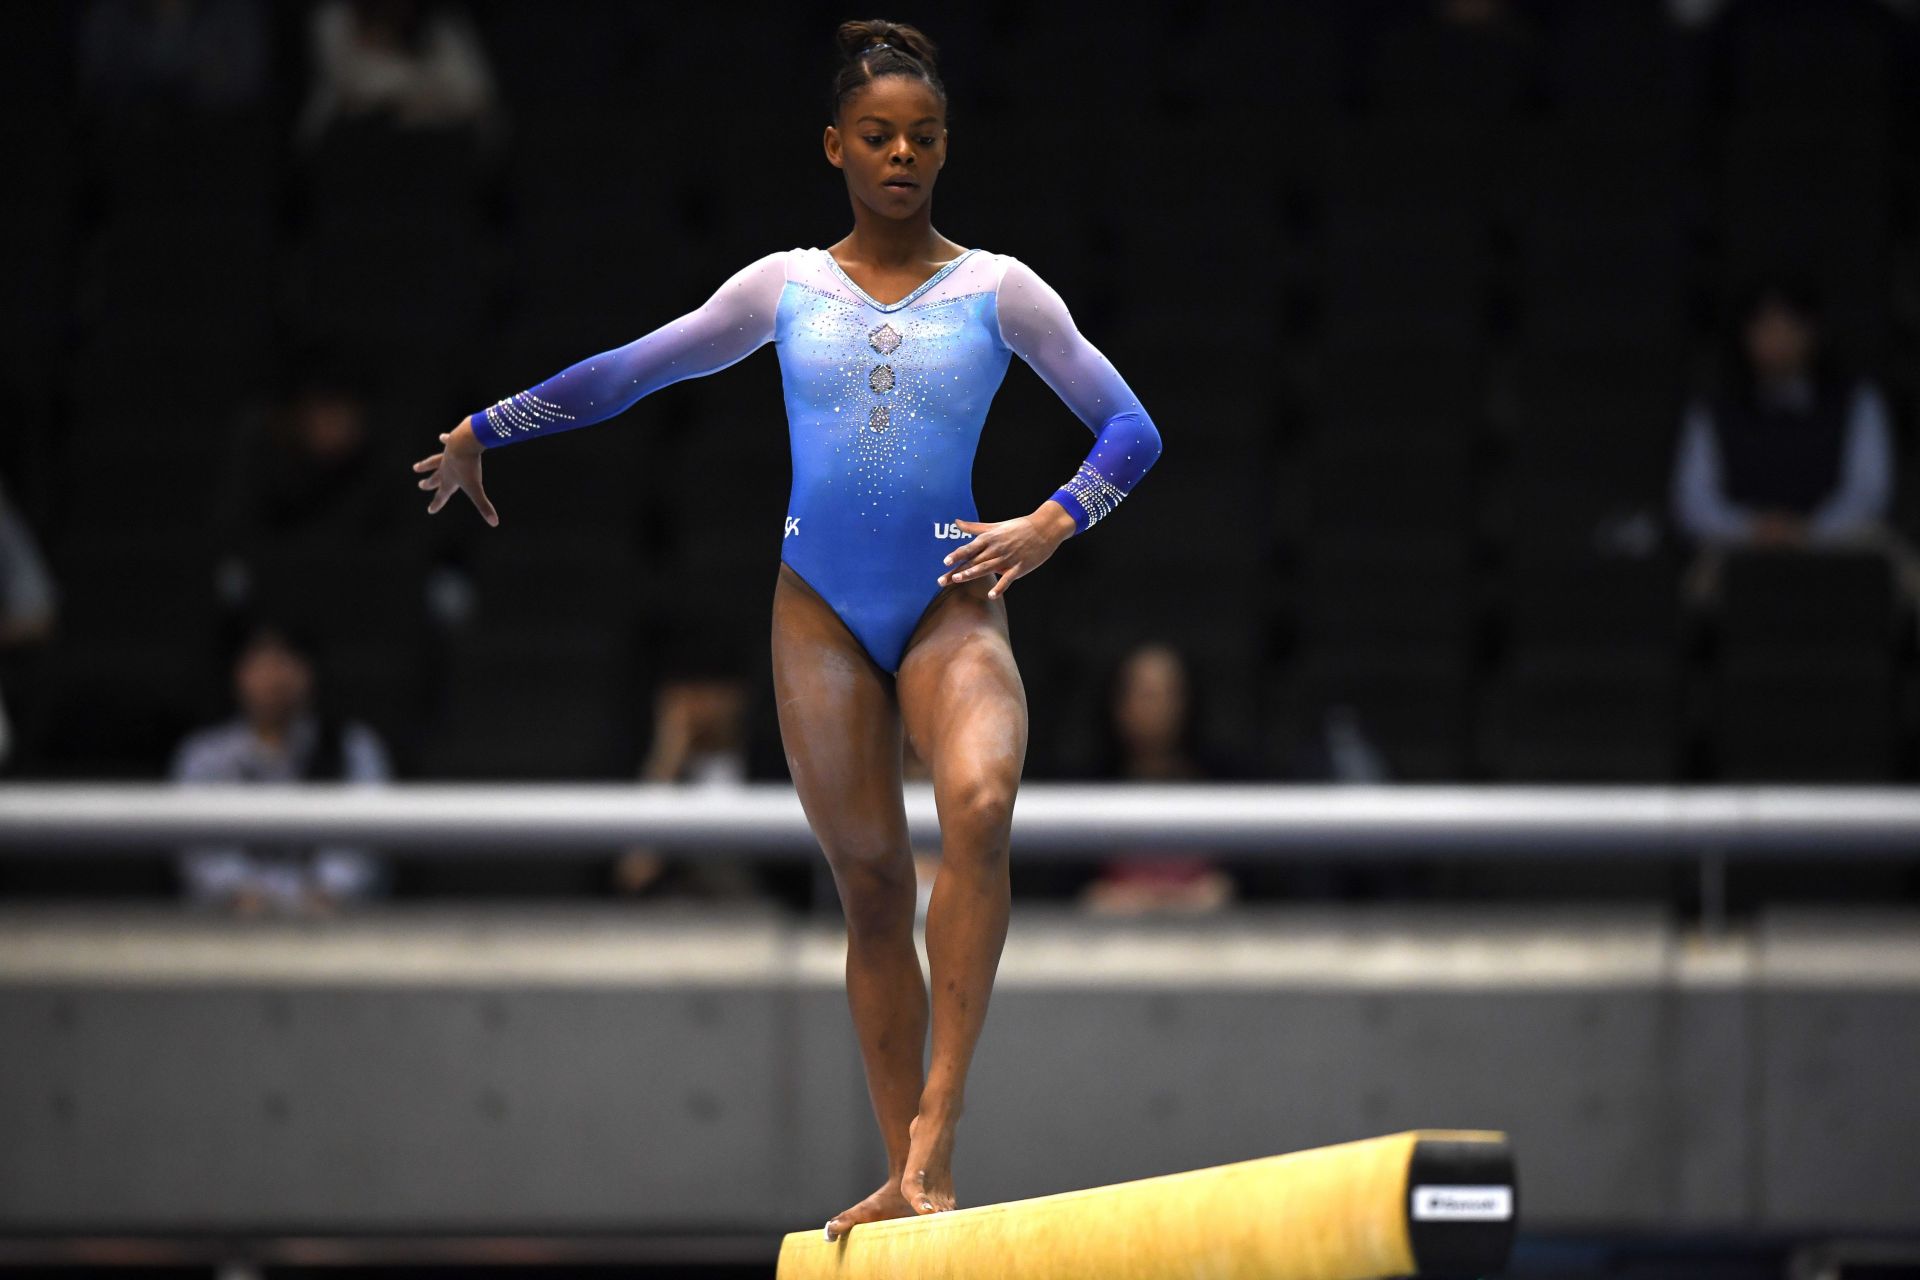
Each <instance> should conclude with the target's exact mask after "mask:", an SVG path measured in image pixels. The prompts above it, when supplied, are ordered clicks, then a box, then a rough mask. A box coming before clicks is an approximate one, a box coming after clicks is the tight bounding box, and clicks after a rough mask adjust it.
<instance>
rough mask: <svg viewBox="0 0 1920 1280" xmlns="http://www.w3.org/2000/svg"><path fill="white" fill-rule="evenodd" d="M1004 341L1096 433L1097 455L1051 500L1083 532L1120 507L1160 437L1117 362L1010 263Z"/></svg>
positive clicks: (1002, 302)
mask: <svg viewBox="0 0 1920 1280" xmlns="http://www.w3.org/2000/svg"><path fill="white" fill-rule="evenodd" d="M995 306H996V310H997V311H998V314H999V323H1000V339H1001V341H1002V342H1004V343H1006V345H1007V347H1008V348H1009V349H1011V350H1012V351H1013V353H1014V354H1015V355H1017V356H1019V357H1020V358H1021V359H1022V360H1025V361H1026V362H1027V364H1028V365H1030V366H1031V367H1032V368H1033V371H1034V372H1035V373H1037V374H1039V375H1040V379H1041V381H1043V382H1045V383H1046V384H1047V385H1048V386H1049V387H1051V388H1053V391H1054V394H1055V395H1057V396H1059V397H1060V399H1061V400H1062V401H1064V402H1065V403H1066V405H1067V407H1068V408H1069V409H1071V410H1073V412H1074V414H1075V415H1076V416H1077V417H1078V418H1079V419H1080V421H1082V422H1084V423H1085V424H1086V425H1087V428H1088V430H1090V431H1092V432H1093V434H1094V441H1093V449H1092V451H1091V452H1089V453H1088V454H1087V457H1086V460H1085V461H1084V462H1082V463H1081V464H1080V466H1079V468H1078V469H1077V470H1076V471H1075V472H1074V474H1073V477H1072V478H1071V479H1069V480H1068V481H1067V482H1066V483H1065V484H1064V485H1062V486H1060V488H1059V489H1057V490H1055V491H1054V493H1053V500H1054V501H1055V502H1058V503H1059V504H1060V505H1061V507H1063V508H1064V509H1065V510H1066V512H1067V514H1068V515H1070V516H1072V517H1073V523H1074V526H1075V532H1076V533H1085V532H1086V531H1087V530H1088V529H1089V528H1091V527H1092V526H1093V524H1094V523H1095V522H1096V521H1098V520H1099V519H1100V518H1101V517H1103V516H1105V515H1107V514H1109V513H1110V512H1112V511H1113V509H1114V508H1115V507H1116V506H1118V505H1120V500H1121V499H1122V498H1124V497H1126V496H1127V495H1128V494H1129V493H1131V492H1132V491H1133V487H1134V485H1136V484H1138V483H1139V481H1140V477H1141V476H1144V475H1145V474H1146V473H1147V469H1148V468H1149V467H1151V466H1152V465H1153V464H1154V462H1155V460H1156V459H1158V458H1159V457H1160V432H1159V429H1158V428H1157V427H1155V426H1154V424H1153V419H1152V418H1150V417H1148V416H1147V411H1146V409H1144V408H1143V407H1142V406H1141V404H1140V398H1139V397H1138V396H1136V395H1134V394H1133V390H1132V388H1130V387H1128V386H1127V383H1126V380H1125V379H1124V378H1122V377H1121V376H1120V372H1119V370H1117V369H1115V368H1114V367H1113V362H1112V361H1110V360H1108V359H1107V357H1106V356H1105V355H1103V354H1102V353H1101V351H1100V349H1099V348H1098V347H1096V346H1094V345H1093V344H1092V343H1091V342H1089V341H1087V339H1086V337H1085V335H1083V334H1082V333H1081V332H1080V330H1079V328H1078V326H1076V325H1075V324H1074V322H1073V316H1072V315H1071V314H1070V313H1069V312H1068V311H1067V304H1066V303H1065V302H1064V301H1062V300H1061V298H1060V295H1059V294H1058V293H1056V292H1055V291H1054V289H1053V288H1052V286H1050V285H1049V284H1047V282H1046V281H1044V280H1042V279H1041V278H1040V277H1039V276H1038V275H1036V274H1035V273H1034V271H1033V269H1032V268H1031V267H1029V266H1027V264H1026V263H1024V262H1021V261H1020V260H1019V259H1018V258H1010V259H1009V261H1008V265H1007V268H1006V270H1005V271H1004V272H1002V274H1001V277H1000V282H999V285H998V292H997V294H996V296H995Z"/></svg>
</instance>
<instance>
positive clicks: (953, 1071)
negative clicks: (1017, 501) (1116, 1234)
mask: <svg viewBox="0 0 1920 1280" xmlns="http://www.w3.org/2000/svg"><path fill="white" fill-rule="evenodd" d="M837 43H838V47H839V50H840V55H841V56H840V64H839V67H838V70H837V72H836V74H835V77H834V82H833V95H832V107H831V111H830V116H829V118H830V119H831V121H832V123H830V124H828V125H827V127H826V133H825V137H824V145H825V148H826V155H827V160H828V162H829V163H830V164H832V165H833V166H834V167H835V168H838V169H840V170H841V171H842V173H843V174H844V176H845V179H846V184H847V193H848V195H849V197H850V198H851V201H852V205H853V230H852V231H851V232H850V233H849V234H848V235H847V236H846V237H845V238H844V239H842V240H841V241H839V242H838V243H837V244H834V245H832V246H830V247H829V248H826V249H819V248H794V249H786V250H782V251H779V252H776V253H770V254H767V255H766V256H765V257H762V258H759V259H758V260H756V261H754V262H751V263H749V264H747V265H746V266H745V267H743V268H741V269H740V270H739V271H738V272H736V273H735V274H734V275H732V276H731V277H729V278H728V279H727V280H726V281H725V282H724V283H723V284H722V285H721V286H720V287H719V289H718V290H717V291H716V292H715V293H714V294H713V296H712V297H711V298H709V299H708V300H707V301H706V303H705V304H704V305H702V306H700V307H699V308H698V309H696V310H694V311H691V312H689V313H687V314H686V315H683V316H681V317H680V318H678V319H676V320H672V321H669V322H668V323H667V324H664V325H662V326H661V327H659V328H658V329H655V330H654V331H652V332H651V333H648V334H646V335H644V336H642V337H640V338H638V339H636V340H634V341H633V342H631V343H629V344H627V345H626V346H623V347H618V348H615V349H613V350H609V351H605V352H602V353H601V354H599V355H597V356H592V357H589V358H588V359H585V360H582V361H580V362H579V363H577V364H574V365H572V366H571V367H569V368H567V369H565V370H563V371H562V372H560V373H557V374H555V375H554V376H552V377H551V378H548V379H547V380H546V381H544V382H541V383H539V384H538V385H536V386H534V387H533V388H532V389H530V390H527V391H523V392H520V393H518V394H516V395H511V396H508V397H507V398H505V399H503V400H500V401H498V402H496V403H494V404H493V405H491V406H489V407H488V408H485V409H482V410H480V411H479V412H477V413H475V414H473V415H472V416H471V417H468V418H466V419H463V420H462V421H461V422H460V424H459V425H458V426H457V427H455V428H454V429H453V430H452V431H449V432H444V433H442V434H441V435H440V440H441V441H442V444H443V451H442V452H440V453H436V454H433V455H432V456H430V457H426V458H422V459H421V460H420V461H418V462H416V463H414V464H413V470H414V471H416V472H422V471H424V472H427V473H428V474H427V475H426V476H425V478H423V479H422V480H421V481H420V485H419V487H420V488H422V489H428V490H433V491H434V497H433V499H432V501H431V503H430V504H429V506H428V507H427V510H428V512H429V513H431V512H437V511H439V510H440V508H441V507H443V506H444V505H446V503H447V501H448V500H449V499H450V498H451V497H452V496H453V495H454V494H455V493H456V492H462V491H464V492H465V493H466V494H467V496H468V498H469V499H470V500H471V501H472V502H473V504H474V506H475V507H476V508H477V509H478V511H479V513H480V515H481V517H482V518H483V519H484V520H485V521H486V522H487V524H488V525H489V526H497V525H498V524H499V515H498V514H497V513H496V512H495V510H494V508H493V504H492V503H491V502H489V501H488V500H487V496H486V493H485V491H484V490H483V488H482V486H481V481H480V460H481V454H482V452H483V451H485V450H489V449H497V448H499V447H500V446H501V445H504V444H511V443H513V442H515V441H519V440H528V439H532V438H534V437H536V436H550V435H555V434H557V433H559V432H562V431H569V430H572V429H573V428H575V427H582V426H586V425H588V424H589V423H594V422H599V421H602V420H604V419H606V418H610V417H612V416H614V415H615V414H617V413H620V412H621V411H622V410H624V409H626V408H627V407H628V406H630V405H632V404H633V403H634V402H635V401H637V400H639V399H640V398H641V397H642V396H645V395H647V394H648V393H650V392H653V391H656V390H658V389H659V388H661V387H664V386H667V385H668V384H670V383H674V382H678V381H680V380H682V379H685V378H693V377H699V376H702V375H705V374H711V373H714V372H716V371H718V370H720V369H724V368H726V367H727V366H729V365H731V364H734V363H736V362H737V361H739V360H741V359H743V358H744V357H746V356H747V355H748V354H750V353H752V352H754V351H756V350H758V349H759V348H760V347H761V346H762V345H764V344H765V343H767V342H772V343H773V344H774V346H775V349H776V352H777V355H778V358H779V362H780V375H781V381H782V386H783V390H784V397H785V400H786V411H787V424H788V429H789V433H790V440H791V449H792V461H793V480H792V492H791V498H790V501H789V504H788V507H787V511H786V518H785V521H784V523H783V526H782V533H781V544H780V546H781V551H780V565H779V568H778V570H777V573H776V578H775V582H774V589H773V628H772V655H773V677H774V694H775V697H776V699H777V700H778V704H779V708H778V715H779V723H780V735H781V741H782V743H783V745H784V748H785V752H786V758H787V765H788V768H789V770H790V771H791V773H792V775H793V782H794V787H795V790H796V791H797V792H798V794H799V798H800V802H801V807H802V808H803V809H804V811H805V812H806V816H807V822H808V824H809V826H810V827H811V829H812V831H813V833H814V835H815V836H816V837H817V838H818V840H819V842H820V847H821V849H822V851H823V852H824V853H825V855H826V858H827V861H828V864H829V866H830V867H831V869H832V873H833V879H834V884H835V886H836V888H837V889H838V892H839V897H840V903H841V907H842V910H843V913H844V915H845V918H846V927H847V944H848V945H847V968H846V980H847V997H848V1002H849V1004H850V1005H851V1007H852V1014H853V1021H854V1024H855V1026H856V1028H857V1030H858V1035H859V1040H860V1052H861V1057H862V1061H863V1063H864V1066H865V1071H866V1077H867V1089H868V1092H869V1094H870V1096H871V1098H872V1101H873V1108H874V1113H875V1115H876V1117H877V1118H878V1120H879V1124H880V1131H881V1135H882V1137H883V1139H884V1141H885V1144H886V1150H887V1178H886V1181H885V1182H884V1183H883V1184H882V1185H881V1186H880V1187H879V1188H878V1189H877V1190H876V1191H874V1192H873V1194H871V1195H869V1196H867V1197H866V1198H865V1199H864V1200H861V1201H860V1202H859V1203H858V1204H856V1205H853V1206H852V1207H850V1208H848V1209H846V1210H844V1211H843V1212H841V1213H839V1214H837V1215H836V1216H834V1217H833V1218H831V1219H829V1220H828V1222H827V1224H826V1235H827V1237H828V1238H829V1239H834V1238H838V1237H840V1236H841V1235H843V1234H844V1233H845V1232H846V1231H847V1230H848V1229H849V1228H851V1227H852V1226H854V1225H855V1224H857V1223H862V1222H871V1221H875V1220H878V1219H883V1218H899V1217H905V1216H908V1215H910V1214H914V1213H932V1212H938V1211H940V1210H944V1209H951V1208H953V1207H954V1206H955V1199H954V1188H953V1173H952V1158H953V1149H954V1134H955V1126H956V1124H957V1122H958V1121H959V1119H960V1114H961V1110H962V1107H963V1103H964V1097H965V1083H966V1075H967V1069H968V1066H969V1064H970V1062H971V1060H972V1057H973V1050H974V1044H975V1041H976V1040H977V1039H978V1037H979V1034H980V1028H981V1024H982V1021H983V1019H984V1018H985V1015H986V1011H987V1000H988V996H989V994H990V992H991V989H992V985H993V978H994V973H995V971H996V969H997V968H998V966H999V962H1000V953H1001V949H1002V946H1003V944H1004V942H1005V939H1006V932H1007V916H1008V910H1009V906H1010V899H1009V890H1008V834H1009V830H1010V827H1011V821H1012V814H1013V803H1014V794H1015V791H1016V790H1017V789H1018V786H1019V782H1020V772H1021V769H1022V767H1023V766H1024V763H1025V760H1026V748H1027V702H1026V693H1025V689H1024V687H1023V686H1022V684H1021V680H1020V673H1019V671H1018V670H1017V668H1016V667H1015V665H1014V660H1013V653H1012V650H1011V649H1010V647H1009V645H1008V639H1007V616H1006V602H1005V600H1004V599H1003V598H1002V597H1004V596H1005V595H1006V591H1007V588H1008V586H1009V585H1010V584H1011V583H1012V582H1013V581H1014V580H1015V579H1017V578H1020V577H1022V576H1024V575H1026V574H1028V573H1031V572H1033V570H1035V569H1037V568H1038V567H1039V566H1040V565H1041V564H1043V563H1044V562H1045V561H1046V560H1047V559H1048V557H1050V556H1051V555H1052V554H1053V553H1054V551H1055V550H1056V549H1057V548H1058V547H1059V546H1060V545H1061V543H1063V542H1065V541H1066V540H1067V539H1068V538H1070V537H1072V536H1074V535H1075V534H1078V533H1084V532H1085V531H1086V530H1087V529H1088V528H1089V527H1091V526H1092V525H1093V524H1094V522H1095V521H1097V520H1099V519H1100V518H1102V517H1103V516H1106V515H1108V514H1109V513H1111V512H1112V511H1113V509H1114V508H1115V506H1116V505H1118V503H1119V502H1120V500H1121V499H1122V498H1123V497H1125V496H1126V495H1127V493H1128V492H1130V491H1131V490H1132V488H1133V486H1134V485H1135V483H1136V482H1137V481H1138V480H1139V479H1140V477H1141V476H1142V475H1144V474H1145V472H1146V471H1147V469H1148V467H1150V466H1152V465H1153V462H1154V460H1155V459H1156V458H1157V457H1158V456H1159V453H1160V434H1159V431H1158V430H1157V429H1156V428H1155V426H1154V424H1153V421H1152V419H1150V418H1149V417H1148V415H1147V413H1146V410H1145V409H1143V408H1142V407H1141V404H1140V401H1139V400H1138V399H1137V398H1136V397H1135V396H1134V394H1133V392H1132V391H1131V390H1130V389H1129V388H1128V386H1127V384H1126V382H1125V381H1124V380H1123V379H1122V378H1121V377H1120V375H1119V373H1118V372H1117V371H1116V370H1115V369H1114V367H1113V364H1112V363H1111V362H1110V361H1109V360H1108V359H1107V358H1106V357H1105V356H1104V355H1103V354H1101V352H1100V351H1099V350H1098V349H1097V348H1096V347H1094V346H1093V344H1092V343H1090V342H1089V341H1088V340H1087V339H1086V338H1085V337H1083V336H1082V335H1081V333H1080V332H1079V330H1078V329H1077V328H1076V327H1075V324H1074V322H1073V319H1072V317H1071V316H1070V315H1069V313H1068V311H1067V308H1066V305H1065V304H1064V303H1063V302H1062V301H1061V299H1060V296H1059V294H1058V293H1056V292H1055V291H1054V290H1053V289H1052V288H1051V287H1049V286H1048V285H1047V284H1046V283H1045V282H1044V281H1043V280H1042V279H1041V278H1040V277H1039V276H1038V275H1036V274H1035V273H1034V272H1033V270H1032V269H1031V268H1029V267H1028V266H1027V265H1026V264H1025V263H1023V262H1021V261H1020V260H1019V259H1017V258H1014V257H1012V256H1011V255H1009V254H1003V253H996V252H993V251H991V250H988V249H982V248H962V247H961V246H960V245H958V244H956V243H954V242H953V241H952V240H949V239H947V237H945V236H944V235H942V234H940V233H939V232H938V231H935V230H934V229H933V223H932V207H933V187H934V183H935V182H936V181H938V179H939V176H940V170H941V168H942V167H943V166H944V165H945V164H946V160H947V130H946V123H945V122H946V90H945V87H944V86H943V85H942V83H941V80H940V77H939V74H938V72H937V70H936V67H935V53H936V51H935V48H934V45H933V42H932V41H931V40H929V39H928V38H927V37H926V36H925V35H924V34H923V33H922V32H920V31H919V30H917V29H916V28H914V27H911V26H906V25H903V24H899V23H893V22H884V21H872V22H847V23H843V24H841V26H840V27H839V29H838V32H837ZM1016 354H1017V355H1019V356H1020V358H1021V359H1023V360H1025V361H1026V362H1027V363H1028V364H1029V365H1030V366H1032V368H1033V369H1034V371H1035V372H1036V373H1038V374H1039V376H1040V378H1041V379H1042V380H1043V381H1045V382H1046V384H1047V385H1048V386H1049V387H1051V388H1052V389H1053V391H1054V392H1055V393H1056V394H1058V395H1059V397H1060V398H1061V400H1063V401H1064V402H1065V403H1066V405H1067V406H1068V407H1069V408H1070V409H1071V410H1072V411H1073V413H1074V414H1075V415H1076V416H1077V417H1078V418H1079V419H1080V420H1081V421H1082V422H1083V423H1085V424H1086V426H1087V427H1088V428H1089V429H1090V430H1091V431H1092V432H1093V433H1094V437H1095V438H1094V442H1093V446H1092V450H1091V452H1090V453H1089V454H1088V456H1087V458H1086V460H1085V461H1084V462H1082V463H1081V464H1080V465H1079V467H1078V469H1077V470H1076V471H1075V473H1074V474H1073V476H1071V477H1070V478H1069V479H1068V480H1067V481H1066V482H1065V483H1064V484H1063V485H1061V486H1060V487H1059V488H1058V489H1057V490H1056V491H1055V492H1054V493H1053V494H1052V495H1051V496H1050V497H1049V498H1047V499H1046V500H1045V501H1044V502H1042V503H1041V504H1040V505H1039V506H1038V507H1037V508H1035V509H1034V510H1033V511H1032V512H1030V513H1028V514H1026V515H1023V516H1016V517H1014V518H1012V519H1008V520H998V521H982V520H980V519H979V512H978V510H977V509H976V508H975V506H974V501H973V493H972V470H973V459H974V453H975V450H976V446H977V445H978V443H979V439H980V430H981V426H982V424H983V423H984V421H985V418H986V413H987V406H988V404H989V403H990V402H991V401H992V399H993V394H994V392H995V391H996V390H997V389H998V388H999V386H1000V383H1001V380H1002V379H1003V377H1004V376H1005V373H1006V369H1007V363H1008V361H1009V359H1010V358H1011V356H1013V355H1016ZM769 532H771V530H769ZM990 580H991V584H990ZM903 730H904V732H905V734H906V735H907V736H908V738H909V739H910V740H911V741H912V743H913V746H914V749H915V750H916V751H917V752H918V753H919V755H920V757H921V758H922V759H923V760H925V761H926V762H927V763H928V765H929V766H930V768H931V771H932V775H933V791H934V798H935V807H936V810H937V812H938V814H939V818H940V833H941V854H942V858H941V864H940V870H939V873H938V875H937V876H936V878H935V882H934V886H933V896H932V900H931V902H930V903H929V905H928V909H927V918H926V945H927V956H928V962H929V965H930V967H931V970H932V999H931V1020H932V1040H933V1043H932V1056H931V1060H930V1061H927V1060H925V1059H923V1054H924V1052H925V1048H926V1043H927V1033H928V1019H929V999H928V988H927V985H926V983H925V980H924V979H923V978H922V975H921V971H920V962H919V956H918V954H917V952H916V951H915V948H914V937H913V929H914V905H915V876H914V865H913V858H912V856H911V854H910V852H909V848H908V841H907V822H906V808H905V804H904V800H903V796H902V790H901V787H902V783H901V753H902V739H901V734H902V732H903ZM923 1071H924V1074H923Z"/></svg>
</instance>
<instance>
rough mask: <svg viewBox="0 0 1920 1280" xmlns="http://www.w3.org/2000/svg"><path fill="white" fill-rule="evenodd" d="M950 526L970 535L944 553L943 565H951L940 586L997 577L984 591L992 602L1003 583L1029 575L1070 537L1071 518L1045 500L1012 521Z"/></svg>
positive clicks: (962, 522) (963, 522)
mask: <svg viewBox="0 0 1920 1280" xmlns="http://www.w3.org/2000/svg"><path fill="white" fill-rule="evenodd" d="M953 523H954V527H955V528H957V529H959V530H960V531H961V532H962V533H970V534H972V535H973V541H971V542H968V543H966V544H965V545H963V546H959V547H955V548H954V549H953V550H952V551H950V552H948V553H947V558H946V559H945V560H944V561H942V563H943V564H947V565H950V566H952V567H951V568H949V569H948V570H947V572H945V573H943V574H941V575H940V577H939V578H938V579H937V581H938V582H939V583H940V585H941V586H943V587H944V586H946V585H947V583H949V582H965V581H967V580H968V579H970V578H977V577H979V576H980V575H981V574H983V573H994V574H998V575H999V581H997V582H995V583H994V584H993V587H992V589H990V590H989V591H988V592H987V598H988V599H993V598H994V597H997V596H1003V595H1005V594H1006V593H1007V584H1009V583H1011V582H1012V581H1013V580H1014V579H1015V578H1018V577H1021V576H1022V575H1024V574H1029V573H1032V572H1033V571H1034V570H1035V569H1038V568H1039V567H1040V566H1041V565H1042V564H1045V563H1046V560H1047V557H1049V556H1051V555H1052V554H1053V553H1054V552H1055V551H1056V550H1057V549H1058V548H1059V546H1060V544H1061V543H1063V542H1065V541H1066V540H1067V539H1068V538H1071V537H1072V536H1073V534H1074V530H1075V527H1076V526H1075V525H1074V522H1073V517H1072V516H1070V515H1068V514H1067V510H1066V508H1065V507H1062V506H1061V505H1060V504H1059V503H1057V502H1055V501H1053V500H1052V499H1048V500H1047V501H1045V502H1043V503H1041V504H1040V508H1039V510H1037V511H1035V512H1034V513H1033V514H1032V515H1030V516H1017V517H1015V518H1014V519H1012V520H998V521H991V522H986V521H980V520H955V521H954V522H953Z"/></svg>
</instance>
